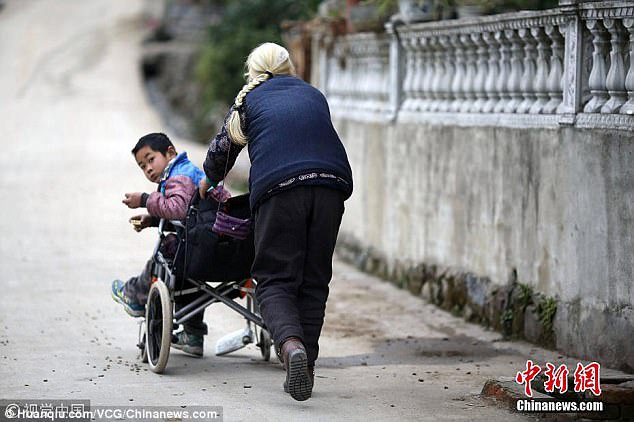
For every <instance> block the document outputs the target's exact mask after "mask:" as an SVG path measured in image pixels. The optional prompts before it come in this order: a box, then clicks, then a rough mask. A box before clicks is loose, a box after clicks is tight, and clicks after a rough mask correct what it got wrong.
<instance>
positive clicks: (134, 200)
mask: <svg viewBox="0 0 634 422" xmlns="http://www.w3.org/2000/svg"><path fill="white" fill-rule="evenodd" d="M142 194H143V193H142V192H131V193H126V194H124V195H125V198H124V199H123V201H121V202H123V203H124V204H126V205H127V206H128V208H139V207H140V206H141V195H142Z"/></svg>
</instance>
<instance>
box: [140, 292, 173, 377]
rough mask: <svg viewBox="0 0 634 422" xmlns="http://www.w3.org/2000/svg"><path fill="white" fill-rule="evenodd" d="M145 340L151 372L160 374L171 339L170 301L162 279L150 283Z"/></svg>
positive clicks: (166, 357)
mask: <svg viewBox="0 0 634 422" xmlns="http://www.w3.org/2000/svg"><path fill="white" fill-rule="evenodd" d="M145 323H146V333H147V334H146V339H145V340H146V342H145V350H146V351H147V358H148V363H149V365H150V369H151V370H152V372H155V373H157V374H160V373H161V372H163V370H164V369H165V366H166V365H167V359H168V358H169V354H170V345H171V341H172V301H171V300H170V294H169V290H168V289H167V286H166V285H165V283H163V281H161V280H157V281H155V282H154V283H152V287H151V288H150V293H149V294H148V299H147V304H146V310H145Z"/></svg>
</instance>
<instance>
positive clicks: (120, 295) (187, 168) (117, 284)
mask: <svg viewBox="0 0 634 422" xmlns="http://www.w3.org/2000/svg"><path fill="white" fill-rule="evenodd" d="M132 155H134V158H135V159H136V162H137V164H138V165H139V167H140V168H141V170H142V171H143V174H145V177H147V179H148V180H149V181H150V182H152V183H157V184H158V189H157V191H156V192H152V193H150V194H148V193H143V192H132V193H126V194H125V198H124V199H123V201H122V202H123V203H124V204H125V205H127V206H128V207H129V208H141V207H142V208H147V211H148V212H147V214H143V215H137V216H134V217H132V218H131V219H130V222H131V223H132V224H133V225H134V230H136V231H137V232H140V231H141V230H143V229H145V228H147V227H150V226H156V225H158V221H159V219H161V218H164V219H167V220H185V218H186V216H187V208H188V206H189V203H190V201H191V199H192V197H193V196H194V194H195V192H196V189H197V186H198V183H199V182H200V180H201V179H202V178H204V177H205V174H204V173H203V172H202V171H201V170H200V169H199V168H198V167H196V166H195V165H194V164H192V162H191V161H189V159H188V158H187V153H186V152H182V153H180V154H177V152H176V149H175V148H174V145H173V144H172V142H171V141H170V139H169V138H168V137H167V136H166V135H165V134H163V133H150V134H148V135H145V136H143V137H142V138H141V139H139V141H138V142H137V144H136V146H135V147H134V148H133V149H132ZM176 246H177V240H176V238H175V236H173V235H172V236H167V237H166V238H165V239H164V240H163V242H162V243H161V246H160V248H161V252H163V254H164V255H167V256H168V257H174V255H175V252H176ZM151 270H152V261H151V260H149V261H148V262H147V263H146V265H145V268H144V269H143V271H142V272H141V274H140V275H139V276H137V277H132V278H130V279H129V280H128V281H127V282H126V283H124V282H123V281H121V280H114V281H113V282H112V297H113V299H114V300H115V301H117V302H118V303H120V304H122V305H123V307H124V309H125V311H126V312H127V313H128V314H130V315H131V316H133V317H141V316H144V315H145V303H146V302H147V296H148V293H149V291H150V284H151V276H152V274H151ZM177 305H178V304H177ZM183 305H184V304H183ZM203 315H204V312H203V311H201V312H199V313H198V314H196V315H195V316H194V317H192V318H191V319H190V320H189V321H187V322H186V323H185V324H183V331H181V332H179V333H177V334H176V335H175V336H174V338H173V340H172V346H173V347H175V348H177V349H180V350H182V351H183V352H185V353H187V354H189V355H193V356H197V357H200V356H202V355H203V336H204V335H206V334H207V325H206V324H205V323H204V322H203Z"/></svg>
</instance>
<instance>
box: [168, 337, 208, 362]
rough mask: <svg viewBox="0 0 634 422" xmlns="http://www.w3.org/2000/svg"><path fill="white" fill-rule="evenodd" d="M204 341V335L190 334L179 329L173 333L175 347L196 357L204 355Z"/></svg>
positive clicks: (173, 345)
mask: <svg viewBox="0 0 634 422" xmlns="http://www.w3.org/2000/svg"><path fill="white" fill-rule="evenodd" d="M203 341H204V339H203V336H197V335H194V334H188V333H186V332H185V331H179V332H178V333H176V334H174V335H172V347H173V348H175V349H178V350H182V351H183V352H185V353H187V354H188V355H191V356H196V357H202V355H203Z"/></svg>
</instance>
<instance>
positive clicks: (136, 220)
mask: <svg viewBox="0 0 634 422" xmlns="http://www.w3.org/2000/svg"><path fill="white" fill-rule="evenodd" d="M130 223H131V224H132V228H133V229H134V230H135V231H137V232H140V231H141V230H143V229H146V228H148V227H150V226H151V225H152V216H150V215H149V214H142V215H135V216H134V217H131V218H130Z"/></svg>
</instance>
